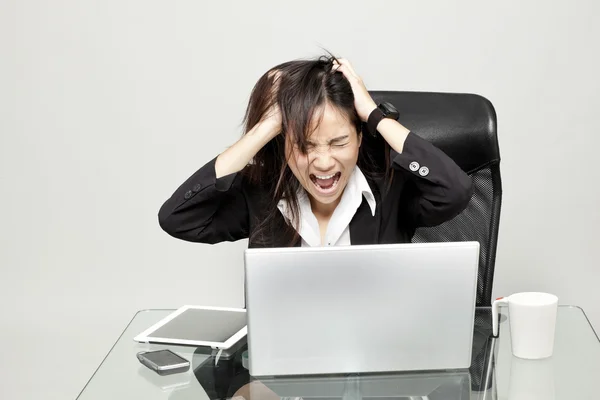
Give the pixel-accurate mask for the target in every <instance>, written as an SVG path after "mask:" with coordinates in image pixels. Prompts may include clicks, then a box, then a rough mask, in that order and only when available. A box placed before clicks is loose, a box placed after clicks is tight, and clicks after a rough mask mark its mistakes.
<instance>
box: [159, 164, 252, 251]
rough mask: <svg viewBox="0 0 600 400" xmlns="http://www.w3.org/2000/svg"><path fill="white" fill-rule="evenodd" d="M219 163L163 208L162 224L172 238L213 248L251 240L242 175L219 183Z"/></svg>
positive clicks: (181, 189)
mask: <svg viewBox="0 0 600 400" xmlns="http://www.w3.org/2000/svg"><path fill="white" fill-rule="evenodd" d="M216 159H217V158H216V157H215V158H214V159H213V160H211V161H209V162H208V163H207V164H206V165H204V166H203V167H202V168H200V169H199V170H198V171H196V172H195V173H194V174H193V175H192V176H191V177H189V178H188V179H187V180H186V181H185V182H184V183H183V184H182V185H181V186H179V188H178V189H177V190H176V191H175V193H173V195H172V196H171V197H170V198H169V199H168V200H167V201H166V202H165V203H164V204H163V205H162V207H161V208H160V211H159V212H158V222H159V224H160V226H161V228H162V229H163V230H164V231H165V232H167V233H168V234H169V235H171V236H173V237H175V238H178V239H182V240H187V241H190V242H202V243H209V244H214V243H219V242H223V241H235V240H239V239H244V238H247V237H248V231H249V217H248V206H247V201H246V196H245V195H244V190H243V182H242V174H240V173H234V174H230V175H227V176H223V177H221V178H219V179H217V178H216V173H215V162H216Z"/></svg>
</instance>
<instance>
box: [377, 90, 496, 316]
mask: <svg viewBox="0 0 600 400" xmlns="http://www.w3.org/2000/svg"><path fill="white" fill-rule="evenodd" d="M370 93H371V95H372V97H373V99H374V100H375V102H376V103H377V104H379V103H380V102H382V101H388V102H390V103H392V104H394V106H395V107H396V108H397V109H398V111H399V112H400V119H399V121H400V122H401V123H402V125H404V126H406V127H407V128H408V129H410V130H411V131H412V132H413V133H415V134H417V135H419V136H420V137H422V138H424V139H427V140H429V141H430V142H432V143H433V144H434V145H436V146H437V147H438V148H440V149H441V150H443V151H444V152H445V153H446V154H448V155H449V156H450V157H451V158H452V159H453V160H454V161H455V162H456V163H457V164H458V165H459V166H460V167H461V168H462V169H463V170H464V171H465V172H467V173H468V174H469V175H470V176H471V177H472V179H473V185H474V194H473V197H472V198H471V201H470V203H469V205H468V206H467V208H466V209H465V210H464V211H463V212H462V213H461V214H459V215H458V216H456V217H455V218H453V219H452V220H450V221H447V222H445V223H443V224H441V225H438V226H435V227H429V228H419V229H417V232H416V233H415V235H414V238H413V242H447V241H470V240H475V241H478V242H479V243H480V249H481V253H480V258H479V275H478V283H477V305H478V306H489V305H490V304H491V297H492V284H493V279H494V264H495V259H496V244H497V240H498V225H499V219H500V205H501V201H502V182H501V179H500V150H499V148H498V136H497V134H496V112H495V110H494V107H493V106H492V103H490V101H488V100H487V99H485V98H483V97H481V96H478V95H474V94H462V93H429V92H395V91H370Z"/></svg>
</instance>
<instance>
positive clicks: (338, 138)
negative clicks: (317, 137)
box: [306, 135, 350, 145]
mask: <svg viewBox="0 0 600 400" xmlns="http://www.w3.org/2000/svg"><path fill="white" fill-rule="evenodd" d="M348 138H350V135H344V136H338V137H336V138H333V139H331V140H330V141H329V144H331V143H334V142H341V141H344V140H347V139H348ZM306 143H308V144H310V145H314V144H315V143H314V142H312V141H310V140H307V141H306Z"/></svg>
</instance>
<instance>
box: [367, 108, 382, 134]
mask: <svg viewBox="0 0 600 400" xmlns="http://www.w3.org/2000/svg"><path fill="white" fill-rule="evenodd" d="M384 118H385V114H384V113H383V111H381V109H380V108H379V107H377V108H375V109H374V110H373V111H371V114H369V118H367V130H368V131H369V133H370V134H371V136H373V137H377V125H379V123H380V122H381V120H382V119H384Z"/></svg>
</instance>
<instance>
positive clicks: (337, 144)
mask: <svg viewBox="0 0 600 400" xmlns="http://www.w3.org/2000/svg"><path fill="white" fill-rule="evenodd" d="M349 144H350V142H346V143H334V144H333V147H344V146H347V145H349Z"/></svg>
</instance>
